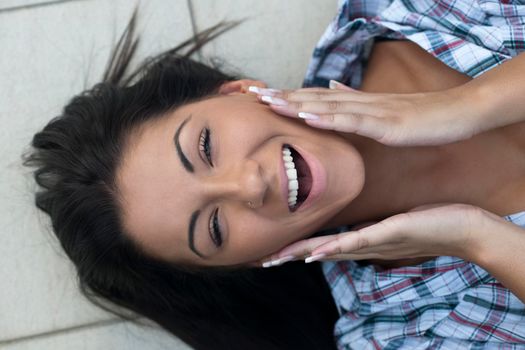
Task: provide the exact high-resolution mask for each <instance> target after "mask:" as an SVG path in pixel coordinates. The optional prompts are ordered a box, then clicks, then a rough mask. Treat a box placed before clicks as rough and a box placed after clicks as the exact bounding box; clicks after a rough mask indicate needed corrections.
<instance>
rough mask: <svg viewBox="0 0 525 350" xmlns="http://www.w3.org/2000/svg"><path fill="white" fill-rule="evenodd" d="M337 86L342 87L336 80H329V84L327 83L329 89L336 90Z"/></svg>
mask: <svg viewBox="0 0 525 350" xmlns="http://www.w3.org/2000/svg"><path fill="white" fill-rule="evenodd" d="M337 85H343V84H341V83H340V82H338V81H337V80H330V82H329V83H328V86H329V87H330V89H332V90H333V89H335V88H337Z"/></svg>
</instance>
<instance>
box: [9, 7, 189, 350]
mask: <svg viewBox="0 0 525 350" xmlns="http://www.w3.org/2000/svg"><path fill="white" fill-rule="evenodd" d="M135 3H136V1H129V0H118V1H113V0H89V1H75V2H66V3H63V4H60V5H53V6H43V7H36V8H32V9H29V10H21V11H13V12H6V13H1V12H0V33H2V35H1V36H0V44H1V47H2V52H3V54H2V55H0V77H2V78H1V82H0V120H1V122H2V123H1V124H2V128H1V129H0V140H1V141H0V142H1V145H0V166H1V169H2V172H0V193H1V194H2V196H1V198H0V223H1V225H2V230H1V231H0V242H2V243H1V244H0V256H2V263H1V264H0V274H1V276H2V287H1V288H0V341H1V340H6V339H12V338H17V337H21V336H26V335H28V334H34V333H41V332H46V331H49V330H53V329H62V328H64V327H71V326H74V325H79V324H84V323H89V322H94V321H97V320H102V319H107V318H108V317H109V316H108V315H106V314H105V313H102V312H100V311H99V310H98V309H95V308H93V307H92V306H91V305H90V304H88V303H86V302H85V301H84V298H83V297H81V296H80V295H79V293H78V291H77V287H76V285H75V278H74V274H73V269H72V265H71V264H70V263H69V261H68V259H67V258H66V257H65V256H64V254H63V253H62V252H61V249H59V247H58V246H57V244H56V241H55V239H54V238H53V235H52V233H51V232H50V231H49V223H48V220H47V218H46V217H44V216H43V215H42V214H38V215H37V211H36V209H35V208H34V206H33V195H32V191H33V189H34V187H33V186H32V181H31V178H30V177H29V174H28V170H27V169H22V166H21V164H20V155H21V153H22V151H23V150H25V149H26V147H27V146H28V145H29V142H30V140H31V137H32V135H33V134H34V133H35V132H36V131H38V130H40V129H41V128H42V127H43V126H44V125H45V124H46V123H47V122H48V121H49V120H50V119H51V118H52V117H54V116H56V115H58V114H59V113H60V110H61V108H62V106H63V105H64V104H65V103H66V102H67V101H68V100H69V99H70V98H71V97H72V96H73V95H74V94H77V93H79V92H80V91H81V90H83V87H84V86H85V85H84V84H86V82H87V86H90V85H92V84H93V83H95V82H97V81H98V80H99V79H100V76H101V73H102V70H103V67H104V65H105V62H106V60H107V57H108V55H109V50H110V48H111V46H112V44H113V43H114V41H113V40H114V39H116V38H117V37H118V35H120V33H121V31H122V30H123V29H124V27H125V25H126V24H127V21H128V20H129V17H130V15H131V13H132V10H133V8H134V4H135ZM139 29H140V30H142V31H143V32H144V35H143V38H144V40H143V43H142V44H143V45H142V47H141V48H140V50H139V55H141V56H144V55H146V54H147V53H148V54H150V53H151V54H153V53H155V52H157V51H159V50H161V49H167V48H169V47H171V46H173V45H175V44H177V43H179V42H181V41H182V40H184V39H186V38H188V37H189V36H191V35H192V30H191V23H190V17H189V11H188V7H187V2H186V0H177V1H163V0H154V1H147V2H146V1H142V5H141V12H140V18H139ZM73 349H74V347H73Z"/></svg>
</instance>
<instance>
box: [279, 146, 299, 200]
mask: <svg viewBox="0 0 525 350" xmlns="http://www.w3.org/2000/svg"><path fill="white" fill-rule="evenodd" d="M283 160H284V168H285V170H286V176H287V177H288V206H289V207H291V208H292V207H294V206H295V204H296V203H297V194H298V193H299V182H298V181H297V170H296V169H295V164H294V162H293V157H292V152H291V151H290V150H289V149H288V148H287V147H284V148H283Z"/></svg>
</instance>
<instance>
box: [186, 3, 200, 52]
mask: <svg viewBox="0 0 525 350" xmlns="http://www.w3.org/2000/svg"><path fill="white" fill-rule="evenodd" d="M186 3H187V4H188V10H189V11H190V22H191V30H192V31H193V37H196V35H197V23H196V22H197V20H196V19H195V11H194V10H193V2H192V0H186ZM197 55H198V56H199V61H200V62H203V56H202V52H201V49H198V50H197Z"/></svg>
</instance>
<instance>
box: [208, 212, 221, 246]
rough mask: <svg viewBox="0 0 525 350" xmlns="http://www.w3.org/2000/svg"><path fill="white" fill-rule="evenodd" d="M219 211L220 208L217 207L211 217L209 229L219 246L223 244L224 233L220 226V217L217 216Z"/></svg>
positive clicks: (214, 241)
mask: <svg viewBox="0 0 525 350" xmlns="http://www.w3.org/2000/svg"><path fill="white" fill-rule="evenodd" d="M218 211H219V208H217V209H215V211H214V212H213V214H212V216H211V217H210V223H209V231H210V236H211V239H212V240H213V243H215V245H216V246H217V247H220V246H221V245H222V233H221V230H220V228H219V218H218V216H217V212H218Z"/></svg>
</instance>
